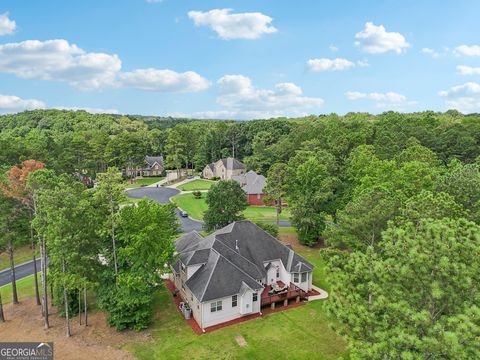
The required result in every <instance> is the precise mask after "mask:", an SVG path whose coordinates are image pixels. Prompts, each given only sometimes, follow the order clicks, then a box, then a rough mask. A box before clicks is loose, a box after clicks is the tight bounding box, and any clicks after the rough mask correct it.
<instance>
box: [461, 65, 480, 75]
mask: <svg viewBox="0 0 480 360" xmlns="http://www.w3.org/2000/svg"><path fill="white" fill-rule="evenodd" d="M457 71H458V73H459V74H460V75H480V67H472V66H467V65H458V66H457Z"/></svg>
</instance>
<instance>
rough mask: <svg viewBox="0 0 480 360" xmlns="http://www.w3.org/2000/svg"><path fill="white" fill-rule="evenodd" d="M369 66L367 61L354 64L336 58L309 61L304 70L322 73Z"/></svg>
mask: <svg viewBox="0 0 480 360" xmlns="http://www.w3.org/2000/svg"><path fill="white" fill-rule="evenodd" d="M366 66H369V63H368V60H360V61H357V62H356V63H354V62H353V61H350V60H347V59H342V58H336V59H327V58H321V59H310V60H308V61H307V63H306V68H307V70H308V71H311V72H323V71H343V70H348V69H351V68H354V67H366Z"/></svg>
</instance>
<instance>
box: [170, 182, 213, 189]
mask: <svg viewBox="0 0 480 360" xmlns="http://www.w3.org/2000/svg"><path fill="white" fill-rule="evenodd" d="M213 184H215V181H212V180H193V181H190V182H188V183H186V184H183V185H180V186H179V187H178V189H179V190H182V191H193V190H209V189H210V188H211V187H212V185H213Z"/></svg>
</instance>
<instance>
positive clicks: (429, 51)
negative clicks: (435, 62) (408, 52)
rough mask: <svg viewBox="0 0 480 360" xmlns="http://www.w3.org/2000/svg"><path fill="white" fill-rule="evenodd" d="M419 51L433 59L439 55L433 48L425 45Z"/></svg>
mask: <svg viewBox="0 0 480 360" xmlns="http://www.w3.org/2000/svg"><path fill="white" fill-rule="evenodd" d="M421 52H422V54H426V55H430V56H431V57H432V58H434V59H436V58H438V57H440V54H439V53H438V52H436V51H435V50H433V49H430V48H426V47H425V48H423V49H422V50H421Z"/></svg>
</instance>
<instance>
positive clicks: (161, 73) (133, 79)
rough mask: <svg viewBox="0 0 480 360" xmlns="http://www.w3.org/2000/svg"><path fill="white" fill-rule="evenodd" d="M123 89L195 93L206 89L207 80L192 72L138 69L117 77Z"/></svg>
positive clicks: (207, 85)
mask: <svg viewBox="0 0 480 360" xmlns="http://www.w3.org/2000/svg"><path fill="white" fill-rule="evenodd" d="M119 83H120V85H121V86H123V87H132V88H136V89H140V90H146V91H156V92H196V91H202V90H205V89H207V88H208V87H209V86H210V83H209V81H208V80H207V79H205V78H203V77H202V76H200V75H199V74H197V73H196V72H193V71H187V72H184V73H178V72H175V71H172V70H158V69H138V70H134V71H132V72H125V73H121V74H120V75H119Z"/></svg>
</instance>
